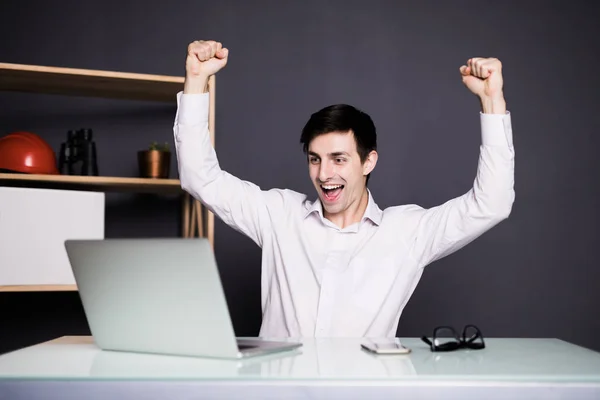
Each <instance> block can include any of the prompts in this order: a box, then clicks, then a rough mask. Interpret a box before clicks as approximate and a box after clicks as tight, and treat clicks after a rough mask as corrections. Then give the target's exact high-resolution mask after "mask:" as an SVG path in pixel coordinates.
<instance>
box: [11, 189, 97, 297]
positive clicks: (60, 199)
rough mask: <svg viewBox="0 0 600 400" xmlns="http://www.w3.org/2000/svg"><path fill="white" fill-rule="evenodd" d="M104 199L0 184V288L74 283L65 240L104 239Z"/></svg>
mask: <svg viewBox="0 0 600 400" xmlns="http://www.w3.org/2000/svg"><path fill="white" fill-rule="evenodd" d="M104 198H105V196H104V193H101V192H86V191H72V190H56V189H34V188H12V187H0V286H2V285H68V284H74V283H75V279H74V277H73V273H72V271H71V266H70V264H69V259H68V257H67V253H66V251H65V246H64V242H65V240H67V239H103V238H104V203H105V200H104Z"/></svg>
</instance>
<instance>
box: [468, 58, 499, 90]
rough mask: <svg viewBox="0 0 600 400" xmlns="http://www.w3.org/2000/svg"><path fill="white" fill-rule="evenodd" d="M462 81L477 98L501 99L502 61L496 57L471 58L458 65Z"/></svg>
mask: <svg viewBox="0 0 600 400" xmlns="http://www.w3.org/2000/svg"><path fill="white" fill-rule="evenodd" d="M460 74H461V75H462V81H463V83H464V84H465V86H466V87H468V88H469V90H470V91H471V92H473V94H475V95H477V96H479V98H481V99H484V98H487V99H492V100H499V99H502V98H503V96H504V94H503V93H502V85H503V80H502V63H501V62H500V60H498V59H497V58H481V57H476V58H471V59H469V60H468V61H467V65H463V66H462V67H460Z"/></svg>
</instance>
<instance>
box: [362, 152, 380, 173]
mask: <svg viewBox="0 0 600 400" xmlns="http://www.w3.org/2000/svg"><path fill="white" fill-rule="evenodd" d="M378 157H379V155H378V154H377V152H376V151H375V150H371V152H370V153H369V155H368V156H367V159H366V160H365V162H364V163H363V175H365V176H367V175H369V174H370V173H371V171H373V170H374V169H375V165H377V158H378Z"/></svg>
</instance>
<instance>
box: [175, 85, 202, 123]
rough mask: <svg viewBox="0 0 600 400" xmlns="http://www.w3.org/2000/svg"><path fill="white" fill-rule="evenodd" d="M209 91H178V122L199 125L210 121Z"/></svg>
mask: <svg viewBox="0 0 600 400" xmlns="http://www.w3.org/2000/svg"><path fill="white" fill-rule="evenodd" d="M208 107H209V93H198V94H184V93H183V91H181V92H179V93H177V109H178V113H177V123H178V124H179V125H199V124H202V123H205V122H207V121H208Z"/></svg>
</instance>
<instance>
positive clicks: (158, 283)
mask: <svg viewBox="0 0 600 400" xmlns="http://www.w3.org/2000/svg"><path fill="white" fill-rule="evenodd" d="M65 247H66V250H67V255H68V257H69V260H70V263H71V267H72V269H73V274H74V276H75V280H76V283H77V286H78V290H79V294H80V297H81V301H82V304H83V307H84V311H85V314H86V316H87V319H88V324H89V326H90V330H91V332H92V335H93V336H94V340H95V342H96V343H97V344H98V346H99V347H100V348H103V349H109V350H124V351H139V352H150V353H163V354H180V355H192V356H194V355H195V356H208V357H225V358H235V357H237V356H238V348H237V345H236V338H235V333H234V330H233V326H232V323H231V319H230V315H229V310H228V308H227V303H226V300H225V295H224V293H223V289H222V286H221V280H220V277H219V273H218V270H217V266H216V261H215V258H214V254H213V251H212V249H211V247H210V244H209V242H208V240H206V239H204V238H196V239H176V238H173V239H168V238H167V239H104V240H67V241H66V242H65Z"/></svg>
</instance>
